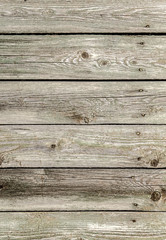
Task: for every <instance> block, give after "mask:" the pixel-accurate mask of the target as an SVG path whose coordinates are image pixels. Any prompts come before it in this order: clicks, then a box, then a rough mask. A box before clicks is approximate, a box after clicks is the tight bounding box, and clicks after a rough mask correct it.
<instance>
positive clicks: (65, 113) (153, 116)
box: [0, 81, 166, 124]
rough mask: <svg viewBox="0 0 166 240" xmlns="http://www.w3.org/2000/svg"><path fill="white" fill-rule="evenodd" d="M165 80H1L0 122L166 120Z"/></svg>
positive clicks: (155, 121)
mask: <svg viewBox="0 0 166 240" xmlns="http://www.w3.org/2000/svg"><path fill="white" fill-rule="evenodd" d="M165 102H166V82H159V81H158V82H149V81H147V82H86V81H85V82H76V81H73V82H49V81H47V82H28V81H27V82H26V81H24V82H21V81H20V82H14V81H12V82H4V81H1V82H0V124H102V123H104V124H107V123H120V124H125V123H130V124H131V123H134V124H140V123H143V124H166V105H165Z"/></svg>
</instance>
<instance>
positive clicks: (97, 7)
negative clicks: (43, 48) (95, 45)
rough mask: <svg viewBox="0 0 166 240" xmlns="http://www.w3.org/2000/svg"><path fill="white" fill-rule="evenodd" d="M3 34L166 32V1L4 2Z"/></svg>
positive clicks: (1, 9)
mask: <svg viewBox="0 0 166 240" xmlns="http://www.w3.org/2000/svg"><path fill="white" fill-rule="evenodd" d="M0 22H1V25H0V32H2V33H8V32H10V33H27V32H31V33H48V32H53V33H59V32H61V33H63V32H68V33H70V32H77V33H82V32H84V33H86V32H89V33H90V32H99V33H100V32H102V33H104V32H109V33H112V32H136V33H137V32H166V3H165V1H164V0H158V1H156V0H144V1H141V0H138V1H134V0H130V1H127V0H119V1H116V0H104V1H100V0H90V1H89V0H72V1H71V0H68V1H66V0H47V1H45V0H40V4H39V1H37V0H28V1H26V0H22V1H20V0H1V2H0Z"/></svg>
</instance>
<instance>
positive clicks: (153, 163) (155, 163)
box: [150, 159, 159, 167]
mask: <svg viewBox="0 0 166 240" xmlns="http://www.w3.org/2000/svg"><path fill="white" fill-rule="evenodd" d="M158 164H159V160H157V159H153V160H152V161H151V162H150V165H151V166H152V167H157V166H158Z"/></svg>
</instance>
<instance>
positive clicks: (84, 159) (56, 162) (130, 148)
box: [0, 125, 166, 168]
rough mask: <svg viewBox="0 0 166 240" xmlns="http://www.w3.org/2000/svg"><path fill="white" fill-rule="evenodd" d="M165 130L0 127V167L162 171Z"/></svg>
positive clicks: (165, 139) (120, 127)
mask: <svg viewBox="0 0 166 240" xmlns="http://www.w3.org/2000/svg"><path fill="white" fill-rule="evenodd" d="M165 132H166V126H146V125H145V126H131V125H130V126H111V125H106V126H101V125H99V126H70V125H69V126H59V125H57V126H27V125H23V126H19V125H14V126H0V167H1V168H8V167H109V168H111V167H135V168H140V167H145V168H166V159H165V156H166V149H165V142H166V136H165Z"/></svg>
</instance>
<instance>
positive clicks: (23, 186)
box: [0, 169, 166, 211]
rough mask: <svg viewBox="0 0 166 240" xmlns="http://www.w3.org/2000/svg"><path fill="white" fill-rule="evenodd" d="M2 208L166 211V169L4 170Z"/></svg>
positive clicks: (1, 171) (0, 177) (0, 174)
mask: <svg viewBox="0 0 166 240" xmlns="http://www.w3.org/2000/svg"><path fill="white" fill-rule="evenodd" d="M0 188H1V191H0V210H1V211H8V210H9V211H13V210H17V211H28V210H33V211H36V210H39V211H40V210H42V211H45V210H133V211H138V210H144V211H165V210H166V204H165V199H166V194H165V193H166V170H157V169H155V170H152V169H144V170H143V169H142V170H140V169H139V170H136V169H130V170H127V169H125V170H124V169H113V170H111V169H0Z"/></svg>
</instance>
